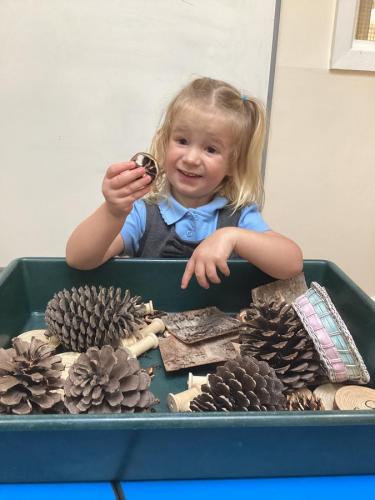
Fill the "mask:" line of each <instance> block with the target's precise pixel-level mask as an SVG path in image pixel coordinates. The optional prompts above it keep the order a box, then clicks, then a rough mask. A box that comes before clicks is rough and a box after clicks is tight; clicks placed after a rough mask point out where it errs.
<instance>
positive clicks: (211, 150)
mask: <svg viewBox="0 0 375 500" xmlns="http://www.w3.org/2000/svg"><path fill="white" fill-rule="evenodd" d="M207 152H208V153H210V154H215V153H217V149H216V148H215V147H214V146H208V147H207Z"/></svg>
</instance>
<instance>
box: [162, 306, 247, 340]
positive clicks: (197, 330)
mask: <svg viewBox="0 0 375 500" xmlns="http://www.w3.org/2000/svg"><path fill="white" fill-rule="evenodd" d="M163 321H164V323H165V326H166V329H167V330H168V332H170V333H171V334H172V335H174V336H175V337H177V338H178V339H179V340H181V341H182V342H185V343H186V344H193V343H196V342H201V341H202V340H207V339H211V338H214V337H220V336H222V335H228V334H230V333H233V332H236V331H239V328H240V327H241V322H240V321H239V320H238V319H236V318H233V317H232V316H229V314H226V313H225V312H223V311H220V309H218V308H217V307H206V308H203V309H194V310H191V311H184V312H179V313H169V314H167V315H166V316H163Z"/></svg>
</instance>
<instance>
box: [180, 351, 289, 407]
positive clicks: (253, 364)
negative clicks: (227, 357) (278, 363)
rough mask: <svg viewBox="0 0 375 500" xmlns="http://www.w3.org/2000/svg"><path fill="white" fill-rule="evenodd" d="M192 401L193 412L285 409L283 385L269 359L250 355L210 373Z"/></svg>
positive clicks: (227, 363)
mask: <svg viewBox="0 0 375 500" xmlns="http://www.w3.org/2000/svg"><path fill="white" fill-rule="evenodd" d="M201 389H202V393H201V394H199V395H198V396H196V397H195V398H194V399H193V400H192V401H191V403H190V409H191V410H192V411H269V410H283V409H284V404H285V397H284V395H283V393H282V390H283V384H282V383H281V382H280V380H279V379H278V378H277V377H276V374H275V372H274V370H273V369H272V368H271V367H270V366H269V365H268V364H267V363H266V362H265V361H258V360H256V359H255V358H252V357H250V356H245V357H243V358H238V359H237V360H231V361H227V362H226V363H225V365H223V366H219V367H217V368H216V372H215V373H211V374H209V375H208V384H204V385H202V388H201Z"/></svg>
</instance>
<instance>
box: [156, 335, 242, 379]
mask: <svg viewBox="0 0 375 500" xmlns="http://www.w3.org/2000/svg"><path fill="white" fill-rule="evenodd" d="M234 340H238V335H233V336H225V337H220V338H218V339H213V340H209V341H205V342H200V343H197V344H192V345H189V344H184V343H183V342H180V341H179V340H178V339H176V338H175V337H174V336H173V335H169V336H168V337H165V338H160V340H159V348H160V354H161V357H162V359H163V363H164V368H165V370H166V371H167V372H170V371H175V370H181V369H183V368H192V367H194V366H201V365H207V364H210V363H221V362H223V361H227V360H228V359H234V358H235V357H236V356H237V353H236V351H235V349H234V347H233V344H232V341H234Z"/></svg>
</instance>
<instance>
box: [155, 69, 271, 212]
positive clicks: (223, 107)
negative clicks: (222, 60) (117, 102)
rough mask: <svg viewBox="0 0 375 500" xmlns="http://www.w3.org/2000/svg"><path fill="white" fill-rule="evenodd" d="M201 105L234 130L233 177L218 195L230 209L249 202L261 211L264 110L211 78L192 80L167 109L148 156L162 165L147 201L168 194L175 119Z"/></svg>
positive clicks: (260, 105)
mask: <svg viewBox="0 0 375 500" xmlns="http://www.w3.org/2000/svg"><path fill="white" fill-rule="evenodd" d="M202 104H205V105H207V106H209V107H210V108H212V109H214V110H215V111H217V112H220V115H221V116H223V117H224V118H225V119H226V118H227V119H228V120H229V122H230V125H231V130H233V150H232V152H231V161H232V162H233V168H232V171H231V174H232V175H231V176H227V177H225V178H224V179H223V181H222V182H221V184H220V185H219V186H218V188H217V194H220V195H222V196H225V197H226V198H228V200H229V201H230V204H231V206H232V207H233V210H236V209H240V208H242V207H243V206H245V205H247V204H249V203H256V204H257V205H258V207H260V208H261V207H262V205H263V199H264V190H263V181H262V175H261V164H262V151H263V145H264V138H265V111H264V108H263V106H262V104H261V103H260V102H259V101H258V100H257V99H255V98H253V97H250V96H243V95H241V93H240V92H239V91H238V90H237V89H236V88H235V87H233V86H232V85H230V84H228V83H226V82H223V81H220V80H214V79H212V78H198V79H196V80H193V81H192V82H191V83H189V84H188V85H187V86H186V87H184V88H183V89H182V90H181V91H180V92H179V93H178V94H177V95H176V96H175V98H174V99H173V100H172V102H171V103H170V104H169V106H168V107H167V109H166V111H165V114H164V116H163V118H162V120H161V125H160V127H159V129H158V130H157V131H156V133H155V135H154V137H153V140H152V144H151V148H150V153H151V154H152V155H153V156H155V158H157V160H158V162H159V164H160V166H161V175H160V176H159V177H158V179H157V181H156V182H155V185H154V187H153V190H152V191H151V193H150V194H149V195H148V199H149V201H151V202H155V201H157V200H158V199H160V198H161V197H163V196H166V195H167V194H168V192H169V184H168V179H167V177H166V175H165V172H164V170H163V164H164V160H165V155H166V151H167V147H168V142H169V139H170V135H171V132H172V128H173V125H174V120H175V119H176V116H178V115H179V114H180V113H181V112H182V111H186V110H187V109H199V108H201V107H202Z"/></svg>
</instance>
